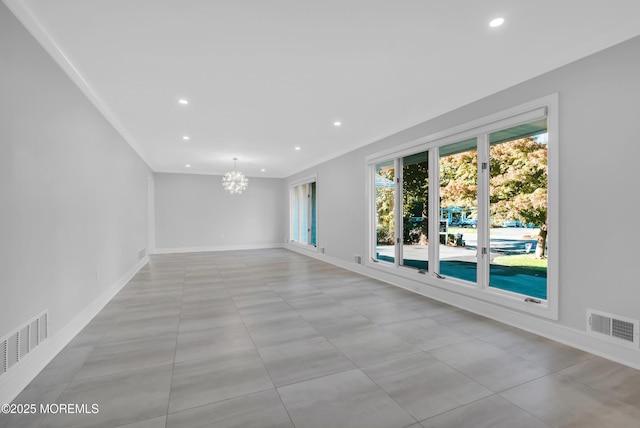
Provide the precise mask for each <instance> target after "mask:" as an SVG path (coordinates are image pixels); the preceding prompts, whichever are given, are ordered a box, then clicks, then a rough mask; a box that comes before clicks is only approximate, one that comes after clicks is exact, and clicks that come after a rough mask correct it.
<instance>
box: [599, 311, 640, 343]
mask: <svg viewBox="0 0 640 428" xmlns="http://www.w3.org/2000/svg"><path fill="white" fill-rule="evenodd" d="M639 325H640V322H639V321H638V320H632V319H629V318H625V317H621V316H618V315H612V314H607V313H605V312H599V311H594V310H592V309H587V332H589V333H592V334H594V335H597V336H598V337H600V338H606V339H607V340H610V341H613V342H616V343H620V344H624V345H627V346H631V347H634V348H637V347H638V344H639V343H640V340H639V333H638V326H639Z"/></svg>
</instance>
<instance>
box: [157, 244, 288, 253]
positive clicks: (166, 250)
mask: <svg viewBox="0 0 640 428" xmlns="http://www.w3.org/2000/svg"><path fill="white" fill-rule="evenodd" d="M282 247H283V244H279V243H273V244H247V245H220V246H210V247H179V248H156V249H154V250H153V254H175V253H205V252H210V251H237V250H264V249H269V248H282Z"/></svg>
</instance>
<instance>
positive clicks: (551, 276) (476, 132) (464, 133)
mask: <svg viewBox="0 0 640 428" xmlns="http://www.w3.org/2000/svg"><path fill="white" fill-rule="evenodd" d="M545 113H546V114H545ZM542 116H546V118H547V133H548V148H547V162H548V164H547V171H548V188H547V200H548V211H547V225H548V234H547V240H548V241H549V242H551V243H552V245H550V246H549V249H548V266H547V300H546V301H543V302H542V303H540V304H535V303H527V302H525V301H524V299H523V298H522V295H519V294H515V293H511V292H508V291H505V290H500V289H496V288H493V287H491V288H488V287H487V288H479V287H475V286H471V285H469V284H468V283H466V282H464V281H460V280H456V279H455V278H447V279H440V278H438V277H437V276H435V275H434V273H433V271H430V272H429V274H427V275H424V274H420V272H419V271H417V270H409V269H401V268H398V265H399V260H398V259H397V257H396V259H395V261H394V263H385V262H382V261H377V260H375V258H374V256H375V246H376V235H375V233H376V226H375V208H374V207H375V204H374V202H375V171H374V170H375V165H376V164H377V163H380V162H384V161H389V160H392V159H398V158H401V157H404V156H408V155H411V154H414V153H418V152H420V151H426V150H429V149H434V148H437V147H440V146H442V145H445V144H447V143H453V142H456V141H460V140H464V139H466V138H471V137H473V136H478V137H481V134H487V133H489V132H491V131H497V130H499V129H504V128H507V127H510V126H516V125H518V124H522V123H527V122H530V121H531V120H534V119H536V118H540V117H542ZM558 132H559V124H558V93H554V94H550V95H547V96H545V97H541V98H538V99H536V100H532V101H530V102H527V103H524V104H521V105H518V106H514V107H512V108H509V109H506V110H502V111H500V112H497V113H494V114H491V115H488V116H485V117H482V118H479V119H476V120H473V121H470V122H467V123H465V124H461V125H459V126H456V127H453V128H449V129H447V130H443V131H439V132H437V133H434V134H431V135H428V136H425V137H422V138H419V139H416V140H413V141H410V142H407V143H405V144H401V145H399V146H394V147H392V148H389V149H387V150H384V151H381V152H377V153H374V154H372V155H369V156H367V157H366V158H365V164H366V171H367V177H368V183H369V185H368V186H367V198H366V199H367V207H366V210H367V211H366V212H367V217H368V222H367V225H368V232H367V236H368V239H369V242H368V243H367V248H368V252H369V254H368V258H367V259H366V260H365V262H364V264H365V266H367V267H369V268H372V269H378V270H380V271H383V272H386V273H388V274H391V275H396V276H398V277H402V278H406V279H409V280H412V281H417V282H420V283H423V284H425V285H428V286H434V287H438V288H442V289H446V290H449V291H452V292H455V293H460V294H463V295H467V296H470V297H474V298H476V299H478V300H483V301H486V302H490V303H494V304H498V305H501V306H506V307H509V308H512V309H517V310H519V311H522V312H526V313H530V314H535V315H538V316H541V317H545V318H550V319H554V320H557V319H558V298H559V258H560V248H559V247H560V242H559V236H560V234H559V202H560V201H559V195H558V194H559V188H560V187H559V160H558V154H559V142H558V136H559V134H558ZM481 140H482V138H479V140H478V145H480V144H482V143H483V141H481ZM484 144H486V142H484ZM436 152H437V150H436ZM430 157H432V158H433V156H430ZM430 162H431V161H430ZM433 162H435V161H433ZM432 167H433V165H432V164H431V165H430V169H431V168H432ZM437 184H438V183H437V180H430V186H433V188H430V189H429V192H430V194H432V195H433V194H436V193H435V190H436V186H437ZM479 191H480V189H479ZM396 193H400V192H396ZM436 199H437V198H430V202H429V203H430V204H435V203H436V202H437V200H436ZM480 208H481V207H479V209H480ZM487 209H488V207H487ZM434 211H435V210H434ZM434 211H431V212H434ZM396 223H398V222H396ZM396 227H397V226H396ZM430 228H431V229H430V230H429V233H430V236H437V234H438V230H437V224H435V222H432V223H431V224H430ZM434 233H435V235H434ZM396 236H397V230H396ZM479 239H481V237H479ZM485 240H488V237H485ZM396 245H397V244H396ZM437 251H438V248H437V246H434V245H432V246H430V249H429V260H436V255H437ZM397 254H398V250H397V249H396V256H397ZM478 274H482V275H484V274H486V272H481V270H479V272H478Z"/></svg>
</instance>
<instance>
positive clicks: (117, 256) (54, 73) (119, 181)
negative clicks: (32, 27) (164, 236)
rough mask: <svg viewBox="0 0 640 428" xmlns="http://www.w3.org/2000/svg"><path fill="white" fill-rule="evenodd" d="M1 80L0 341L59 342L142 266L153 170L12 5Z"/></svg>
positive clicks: (3, 17) (2, 33)
mask: <svg viewBox="0 0 640 428" xmlns="http://www.w3.org/2000/svg"><path fill="white" fill-rule="evenodd" d="M0 77H1V79H0V290H1V293H0V337H1V336H4V335H5V334H7V333H9V332H10V331H12V330H13V329H15V328H16V327H18V326H19V325H20V324H22V323H24V322H26V321H28V320H29V319H30V318H32V317H34V316H36V315H37V314H38V313H40V312H42V311H44V310H45V309H48V310H49V322H50V330H49V334H50V341H54V342H55V340H56V336H58V335H59V334H62V333H61V332H62V331H63V330H65V329H67V331H70V330H69V329H68V327H69V326H70V324H73V322H75V323H76V325H75V326H72V327H73V328H78V327H82V325H79V324H78V322H77V320H78V317H81V315H82V314H85V315H86V314H88V313H87V308H88V307H90V306H91V305H95V302H97V301H100V299H101V298H104V296H105V293H109V292H110V290H111V291H113V286H114V284H117V283H118V281H120V280H122V278H123V276H126V275H127V274H129V273H130V272H131V270H132V269H134V268H135V267H136V266H138V265H139V258H138V252H139V250H140V249H143V248H145V247H146V245H147V177H148V176H149V175H151V171H150V170H149V168H148V167H147V165H146V164H145V163H144V162H143V161H142V160H141V159H140V158H139V157H138V156H137V155H136V153H135V152H134V151H133V150H132V149H131V148H130V146H129V145H128V144H127V143H126V142H125V141H124V140H123V139H122V138H121V137H120V135H119V134H118V133H117V132H116V131H115V130H114V129H113V127H112V126H111V125H110V124H109V123H108V122H107V121H106V120H105V119H104V117H103V116H102V115H101V114H100V113H99V112H98V110H97V109H96V108H95V107H94V106H93V105H92V104H91V103H90V102H89V101H88V99H87V98H86V97H85V95H83V93H82V92H81V91H80V90H79V89H78V88H77V86H76V85H75V84H74V83H72V81H71V80H70V79H69V78H68V76H67V75H66V74H64V72H63V71H62V70H61V69H60V67H59V66H58V65H57V64H56V63H55V62H54V61H53V59H52V58H51V57H50V56H49V55H48V54H47V53H46V52H45V51H44V49H43V48H42V47H41V46H40V45H39V44H38V43H37V42H36V41H35V40H34V39H33V38H32V37H31V35H30V34H29V33H28V32H27V31H26V30H25V28H24V27H23V26H22V25H21V24H20V23H19V22H18V20H17V19H16V18H15V17H14V16H13V14H12V13H11V12H10V11H9V10H8V9H7V8H6V7H5V5H4V4H2V3H0ZM94 309H95V308H94ZM81 318H82V317H81ZM74 320H76V321H74ZM86 321H88V320H86ZM73 328H72V330H73ZM58 337H60V336H58ZM60 345H64V343H58V346H60ZM52 352H55V351H52ZM51 356H53V355H50V357H51ZM44 360H46V358H44V359H43V361H44ZM40 368H42V367H40ZM32 374H33V373H32ZM36 374H37V371H36ZM5 376H6V375H5ZM26 376H27V375H25V376H23V379H22V380H26V381H28V380H29V379H26ZM1 386H2V384H1V382H0V398H2V388H1ZM0 401H2V400H0Z"/></svg>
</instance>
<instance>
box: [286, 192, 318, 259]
mask: <svg viewBox="0 0 640 428" xmlns="http://www.w3.org/2000/svg"><path fill="white" fill-rule="evenodd" d="M290 201H291V217H290V218H291V230H290V234H289V236H290V240H291V242H295V243H298V244H302V245H311V246H314V247H315V246H316V182H315V180H311V181H305V182H303V183H299V184H295V185H293V186H291V191H290Z"/></svg>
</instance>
